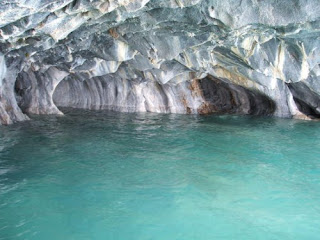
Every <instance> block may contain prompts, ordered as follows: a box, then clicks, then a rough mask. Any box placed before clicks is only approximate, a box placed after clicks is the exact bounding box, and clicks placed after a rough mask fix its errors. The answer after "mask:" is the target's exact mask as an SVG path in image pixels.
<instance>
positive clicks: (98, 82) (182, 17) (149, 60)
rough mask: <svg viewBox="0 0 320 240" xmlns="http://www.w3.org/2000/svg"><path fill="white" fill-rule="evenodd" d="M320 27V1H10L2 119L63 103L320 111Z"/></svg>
mask: <svg viewBox="0 0 320 240" xmlns="http://www.w3.org/2000/svg"><path fill="white" fill-rule="evenodd" d="M319 37H320V5H319V3H318V1H315V0H292V1H279V0H266V1H258V0H241V1H239V0H140V1H138V0H108V1H105V0H57V1H48V0H37V1H29V0H4V1H2V2H1V5H0V53H1V54H0V122H1V123H3V124H9V123H12V122H16V121H21V120H26V119H28V117H27V116H26V115H25V114H28V113H36V114H61V112H60V111H59V109H58V108H57V106H56V105H58V106H71V107H80V108H98V109H100V108H109V109H114V110H119V111H154V112H179V113H210V112H221V113H224V112H228V113H239V114H265V115H275V116H279V117H296V118H318V117H319V115H320V107H319V106H320V104H319V99H320V97H319V96H320V83H319V81H320V79H319V78H320V57H319V56H320V49H319V47H320V42H319ZM199 79H203V80H200V81H199ZM210 81H211V82H210ZM192 86H194V87H192ZM55 91H56V92H55ZM115 91H117V92H118V95H115ZM181 96H184V97H181ZM232 99H233V100H232ZM22 111H23V112H24V113H25V114H24V113H22Z"/></svg>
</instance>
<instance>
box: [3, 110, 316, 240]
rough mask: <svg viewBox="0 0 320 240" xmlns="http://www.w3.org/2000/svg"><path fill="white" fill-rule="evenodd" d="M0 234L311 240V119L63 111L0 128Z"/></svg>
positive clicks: (66, 238)
mask: <svg viewBox="0 0 320 240" xmlns="http://www.w3.org/2000/svg"><path fill="white" fill-rule="evenodd" d="M0 239H32V240H38V239H39V240H44V239H46V240H51V239H52V240H58V239H59V240H60V239H63V240H82V239H88V240H89V239H90V240H94V239H97V240H100V239H112V240H113V239H115V240H117V239H119V240H175V239H177V240H178V239H179V240H180V239H181V240H209V239H240V240H241V239H243V240H251V239H252V240H257V239H263V240H264V239H266V240H267V239H268V240H269V239H279V240H287V239H308V240H313V239H320V122H311V121H297V120H288V119H274V118H257V117H237V116H192V115H172V114H169V115H165V114H125V113H114V112H94V111H70V110H67V112H66V115H65V116H64V117H54V116H51V117H50V116H49V117H48V116H46V117H36V119H35V120H33V121H28V122H24V123H19V124H17V125H14V126H9V127H3V126H2V127H0Z"/></svg>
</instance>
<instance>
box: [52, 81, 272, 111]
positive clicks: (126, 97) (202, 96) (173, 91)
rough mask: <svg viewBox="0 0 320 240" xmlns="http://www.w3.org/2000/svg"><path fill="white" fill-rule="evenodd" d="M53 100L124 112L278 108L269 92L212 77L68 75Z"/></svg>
mask: <svg viewBox="0 0 320 240" xmlns="http://www.w3.org/2000/svg"><path fill="white" fill-rule="evenodd" d="M137 89H138V90H137ZM53 101H54V103H55V104H56V105H57V106H58V107H72V108H83V109H111V110H116V111H124V112H158V113H161V112H162V113H186V114H188V113H197V114H211V113H217V114H241V115H272V114H273V113H274V111H275V103H274V102H273V101H272V100H271V99H270V98H269V97H267V96H266V95H264V94H262V93H260V92H257V91H252V90H249V89H246V88H244V87H241V86H238V85H235V84H232V83H229V82H225V81H222V80H220V79H218V78H215V77H212V76H208V77H206V78H203V79H200V80H193V81H189V82H182V83H179V84H175V85H170V84H164V85H161V84H159V83H157V82H151V81H148V82H146V81H142V82H137V81H131V80H123V79H122V80H114V79H113V80H110V79H107V78H106V77H105V78H104V77H100V78H92V79H88V80H85V81H82V80H78V79H75V78H68V79H65V80H63V81H61V82H60V83H59V85H58V86H57V87H56V90H55V91H54V94H53ZM141 102H143V104H141Z"/></svg>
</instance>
